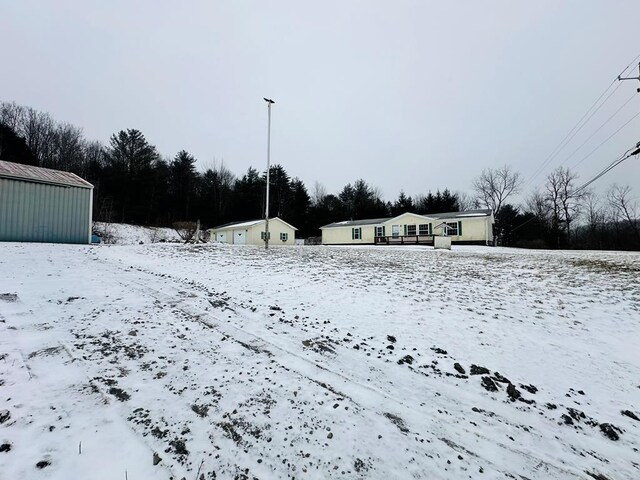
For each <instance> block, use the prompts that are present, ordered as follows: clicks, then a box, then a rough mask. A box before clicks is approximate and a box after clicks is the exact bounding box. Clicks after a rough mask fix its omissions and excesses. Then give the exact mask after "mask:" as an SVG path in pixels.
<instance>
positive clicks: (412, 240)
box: [375, 235, 433, 245]
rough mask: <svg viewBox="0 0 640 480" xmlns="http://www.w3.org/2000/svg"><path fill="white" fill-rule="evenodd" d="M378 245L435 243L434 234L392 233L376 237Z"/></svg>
mask: <svg viewBox="0 0 640 480" xmlns="http://www.w3.org/2000/svg"><path fill="white" fill-rule="evenodd" d="M375 244H376V245H415V244H423V245H433V235H391V236H384V237H375Z"/></svg>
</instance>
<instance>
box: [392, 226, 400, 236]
mask: <svg viewBox="0 0 640 480" xmlns="http://www.w3.org/2000/svg"><path fill="white" fill-rule="evenodd" d="M391 236H392V237H399V236H400V225H391Z"/></svg>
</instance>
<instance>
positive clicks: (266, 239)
mask: <svg viewBox="0 0 640 480" xmlns="http://www.w3.org/2000/svg"><path fill="white" fill-rule="evenodd" d="M264 101H265V102H267V111H268V116H269V120H268V124H267V125H268V127H267V199H266V202H265V203H266V207H265V213H264V220H265V222H264V248H265V250H266V249H268V248H269V169H270V168H271V105H273V104H274V103H276V102H274V101H273V100H271V99H270V98H265V99H264Z"/></svg>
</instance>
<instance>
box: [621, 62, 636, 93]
mask: <svg viewBox="0 0 640 480" xmlns="http://www.w3.org/2000/svg"><path fill="white" fill-rule="evenodd" d="M618 80H638V81H639V82H640V63H639V64H638V76H637V77H621V76H620V75H618ZM638 92H639V93H640V88H638Z"/></svg>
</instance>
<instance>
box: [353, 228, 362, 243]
mask: <svg viewBox="0 0 640 480" xmlns="http://www.w3.org/2000/svg"><path fill="white" fill-rule="evenodd" d="M361 238H362V228H360V227H358V228H352V229H351V239H352V240H360V239H361Z"/></svg>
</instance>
